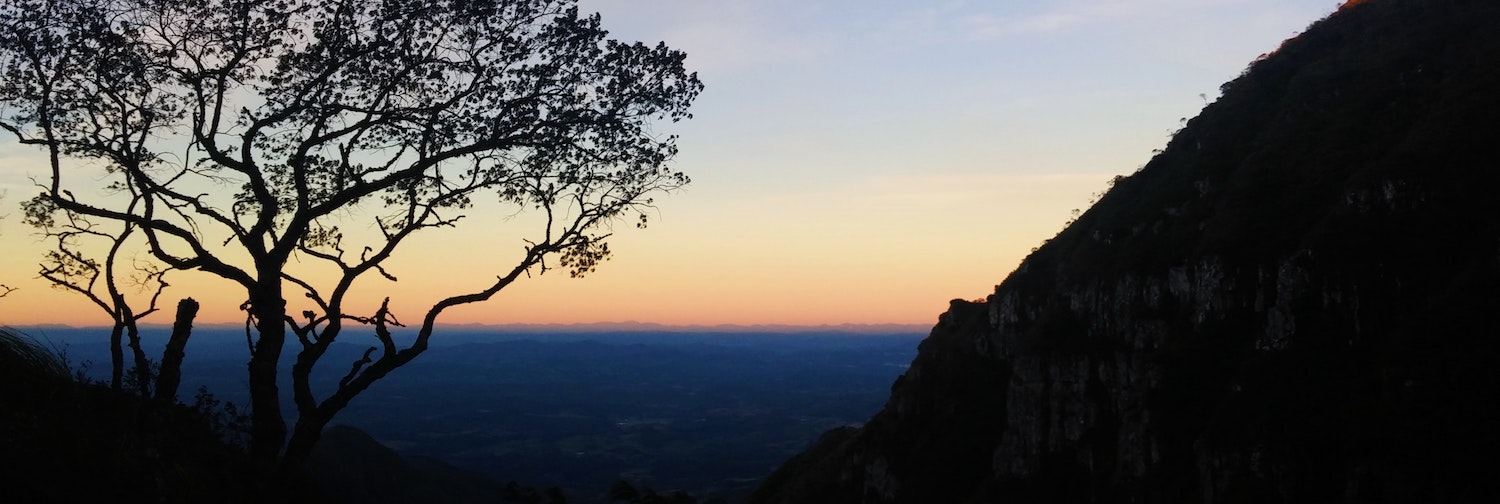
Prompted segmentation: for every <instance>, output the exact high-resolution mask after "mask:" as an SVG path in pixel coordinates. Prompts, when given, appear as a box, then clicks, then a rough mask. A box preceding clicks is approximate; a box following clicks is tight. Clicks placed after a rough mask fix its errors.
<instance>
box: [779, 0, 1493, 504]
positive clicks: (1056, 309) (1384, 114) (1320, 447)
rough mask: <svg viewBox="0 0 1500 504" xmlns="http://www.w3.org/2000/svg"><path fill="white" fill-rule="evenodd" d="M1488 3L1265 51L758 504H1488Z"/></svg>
mask: <svg viewBox="0 0 1500 504" xmlns="http://www.w3.org/2000/svg"><path fill="white" fill-rule="evenodd" d="M1497 89H1500V2H1492V1H1475V0H1371V1H1368V2H1361V3H1359V4H1358V5H1354V6H1351V7H1347V8H1345V9H1342V10H1340V11H1339V12H1337V13H1335V14H1334V15H1332V16H1330V17H1329V18H1328V19H1325V20H1322V21H1319V22H1318V23H1315V24H1314V25H1313V26H1312V27H1310V28H1309V29H1308V30H1307V31H1306V33H1304V34H1303V35H1301V36H1299V37H1297V38H1295V39H1292V40H1289V41H1287V42H1286V43H1285V44H1284V45H1283V46H1282V47H1281V48H1279V49H1277V50H1276V51H1275V52H1273V53H1271V54H1269V55H1268V56H1267V57H1265V58H1263V59H1261V60H1259V61H1256V62H1255V63H1253V64H1252V65H1251V66H1250V68H1248V69H1247V71H1246V73H1245V74H1244V75H1242V76H1241V77H1240V78H1238V79H1236V80H1234V81H1232V82H1230V83H1228V84H1226V85H1225V86H1224V88H1223V91H1224V93H1223V96H1222V97H1221V98H1220V99H1219V100H1218V101H1216V102H1215V103H1213V104H1212V105H1210V106H1208V107H1207V108H1206V109H1205V110H1204V111H1203V113H1202V114H1201V115H1200V116H1198V117H1197V118H1195V119H1193V120H1191V121H1189V122H1188V123H1187V125H1186V127H1185V128H1184V129H1183V130H1182V131H1180V132H1179V133H1178V134H1177V135H1176V136H1175V137H1174V138H1173V139H1172V141H1171V142H1170V144H1169V145H1168V146H1167V147H1166V148H1165V149H1164V150H1163V152H1162V153H1161V154H1160V155H1158V156H1157V157H1156V159H1154V160H1152V162H1151V163H1149V164H1148V165H1146V166H1145V167H1144V168H1143V169H1142V170H1141V171H1140V172H1138V173H1137V174H1135V175H1132V176H1129V177H1124V178H1121V179H1119V180H1117V182H1116V183H1115V184H1114V187H1113V188H1112V190H1111V191H1109V193H1108V194H1106V195H1105V196H1104V197H1103V198H1101V200H1100V201H1099V203H1098V204H1097V205H1096V206H1094V207H1093V208H1092V209H1090V210H1089V211H1088V212H1086V213H1085V214H1083V215H1082V216H1081V217H1080V218H1079V219H1078V220H1077V222H1075V223H1074V224H1072V225H1071V226H1069V227H1068V228H1067V229H1065V230H1063V231H1062V232H1061V233H1059V234H1058V236H1057V237H1056V238H1054V239H1053V240H1051V241H1050V242H1048V243H1047V244H1045V245H1043V246H1042V247H1040V248H1039V249H1038V250H1037V251H1036V252H1035V253H1034V254H1033V255H1032V256H1031V257H1029V258H1027V260H1026V261H1024V262H1023V263H1022V265H1021V266H1020V267H1019V268H1018V269H1017V270H1016V271H1015V272H1014V273H1012V274H1011V275H1010V277H1009V278H1007V279H1006V280H1005V282H1004V283H1002V284H1001V285H1000V286H998V287H997V288H996V291H995V294H993V295H992V296H990V297H989V298H988V300H987V301H986V302H985V303H983V304H978V305H971V304H966V303H955V304H954V307H953V309H952V310H950V311H949V312H948V313H947V314H945V315H944V316H943V322H941V323H939V324H938V326H937V327H935V328H934V329H933V332H932V334H931V336H929V337H928V340H927V341H926V342H924V343H923V345H922V349H921V353H920V354H919V355H918V357H917V358H916V359H915V360H914V361H913V363H912V366H911V368H910V370H909V371H908V372H907V374H906V375H905V376H904V377H903V378H902V379H901V380H898V381H897V383H896V384H895V386H894V387H893V390H892V395H891V398H890V400H889V402H888V403H887V404H886V406H885V408H884V409H883V410H882V411H881V412H880V413H879V414H878V415H876V417H875V418H873V419H872V420H871V421H870V422H869V423H868V424H867V425H866V427H864V428H863V429H860V430H858V431H849V430H846V431H839V432H838V433H836V434H831V435H829V436H826V437H825V439H824V441H822V442H820V443H819V444H818V445H817V446H815V447H814V448H813V449H812V450H811V451H809V452H808V453H806V454H804V455H802V456H799V457H798V458H795V459H793V460H792V461H790V462H789V463H788V464H787V465H785V466H784V467H783V468H782V469H781V470H779V471H778V472H777V473H776V474H774V475H772V476H771V477H770V478H769V479H768V480H767V482H766V483H765V484H764V485H763V486H762V487H761V488H760V489H759V490H757V492H756V493H755V494H754V495H753V496H752V498H751V499H749V502H752V503H771V502H788V503H790V502H870V503H875V502H913V503H916V502H939V501H942V502H1012V501H1021V502H1492V501H1493V500H1492V499H1493V498H1495V497H1496V494H1497V493H1500V490H1497V489H1496V488H1494V487H1493V485H1492V484H1490V483H1489V482H1488V481H1487V479H1488V478H1489V477H1491V475H1493V474H1494V472H1495V470H1496V469H1497V468H1500V463H1497V462H1495V456H1494V454H1495V453H1497V450H1500V435H1497V433H1496V430H1495V429H1494V424H1495V423H1496V420H1500V417H1496V416H1494V415H1493V414H1492V413H1489V412H1491V411H1494V410H1496V409H1500V408H1497V407H1500V404H1497V401H1496V399H1495V398H1496V397H1497V396H1496V394H1495V393H1494V391H1495V390H1497V387H1500V372H1497V371H1496V370H1495V369H1496V368H1495V363H1496V362H1497V361H1500V330H1497V329H1496V328H1495V325H1494V323H1493V321H1492V320H1491V314H1493V313H1495V312H1496V311H1497V309H1500V222H1497V220H1496V219H1495V216H1500V196H1497V195H1496V192H1497V188H1500V161H1497V160H1496V159H1497V158H1496V156H1495V152H1494V146H1495V145H1497V142H1500V125H1497V124H1500V123H1497V122H1496V121H1495V118H1496V117H1500V95H1497V94H1496V93H1495V90H1497Z"/></svg>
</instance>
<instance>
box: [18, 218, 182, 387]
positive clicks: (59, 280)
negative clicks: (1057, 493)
mask: <svg viewBox="0 0 1500 504" xmlns="http://www.w3.org/2000/svg"><path fill="white" fill-rule="evenodd" d="M135 202H136V203H139V197H137V198H135ZM53 208H54V207H53V206H52V205H50V204H48V202H47V201H46V200H37V199H33V200H31V201H29V202H27V205H26V210H27V211H26V222H27V223H28V224H30V225H32V226H34V227H36V228H38V229H41V230H42V233H43V234H44V235H45V236H46V237H48V238H50V239H52V240H53V243H54V248H53V249H52V250H50V251H48V252H47V254H46V256H45V258H43V260H42V264H41V271H40V272H38V274H39V275H40V276H41V277H42V278H44V279H46V280H47V281H49V282H51V283H52V285H53V286H55V287H57V288H60V289H63V290H66V291H69V292H73V293H76V294H79V295H82V296H83V297H85V298H87V299H88V300H89V301H90V302H92V303H94V305H95V306H98V307H99V309H101V310H103V311H104V313H105V314H107V315H109V317H110V322H111V325H110V332H109V357H110V377H109V385H110V387H111V388H114V389H116V390H118V389H120V388H121V385H122V383H123V382H124V380H123V377H124V376H123V375H124V371H125V351H124V347H125V346H126V344H127V343H126V341H128V345H129V347H130V351H131V357H132V361H133V366H132V371H133V372H132V375H133V376H132V377H131V378H132V379H131V380H129V381H130V382H131V384H133V385H134V386H135V392H136V393H138V394H140V395H141V397H150V394H151V390H150V384H151V361H150V359H148V358H146V352H145V349H143V348H141V332H140V321H141V319H144V318H146V317H147V316H149V315H151V314H152V313H155V312H156V310H157V307H156V302H157V300H158V299H160V298H161V293H162V290H163V289H166V287H167V283H166V282H165V281H163V280H162V277H163V276H164V275H165V274H166V270H165V269H163V268H160V267H157V266H155V265H153V264H150V263H144V264H135V265H133V267H132V268H130V270H131V272H130V273H125V272H123V271H121V265H120V261H121V260H122V257H121V254H122V253H123V252H124V251H125V250H126V243H127V241H128V240H129V239H130V238H131V235H132V234H134V232H135V229H136V226H135V225H134V224H131V223H129V222H125V223H119V222H112V223H113V224H119V225H120V228H119V229H117V230H112V231H113V232H111V230H106V229H101V226H98V225H95V224H94V223H93V222H91V220H90V219H89V218H88V216H86V215H82V214H80V213H77V212H62V214H63V215H62V218H58V216H56V215H54V213H55V212H53V211H52V210H53ZM90 240H92V241H96V242H102V244H103V247H104V248H105V249H106V252H105V253H104V258H103V259H102V260H101V259H95V258H93V257H90V256H89V254H88V253H87V252H85V250H86V249H89V248H91V247H87V246H86V244H83V243H80V242H83V241H90ZM126 280H130V281H132V282H131V283H134V284H135V285H136V286H138V287H140V288H141V290H143V291H145V292H148V293H149V300H148V301H146V307H145V308H144V309H141V310H137V309H136V307H133V306H131V303H130V300H129V298H128V297H127V296H126V293H125V291H124V290H123V289H121V282H122V281H126Z"/></svg>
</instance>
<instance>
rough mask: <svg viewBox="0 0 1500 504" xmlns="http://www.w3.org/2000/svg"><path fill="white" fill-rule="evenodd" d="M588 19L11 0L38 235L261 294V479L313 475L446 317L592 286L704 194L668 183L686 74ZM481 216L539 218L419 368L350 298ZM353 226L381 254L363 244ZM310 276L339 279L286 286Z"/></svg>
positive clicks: (254, 338)
mask: <svg viewBox="0 0 1500 504" xmlns="http://www.w3.org/2000/svg"><path fill="white" fill-rule="evenodd" d="M573 3H574V2H573V1H572V0H392V1H382V2H369V1H364V0H327V1H325V0H318V1H313V0H202V1H196V2H174V1H165V0H10V1H7V2H5V3H4V4H3V5H0V128H3V129H4V130H5V131H8V132H9V133H10V134H12V135H13V136H14V137H15V138H16V139H18V141H20V142H21V143H23V144H27V145H35V146H38V147H40V148H42V149H45V151H46V153H47V155H48V160H49V166H48V171H49V172H48V174H47V175H46V176H44V177H42V178H41V180H40V183H39V185H40V186H41V194H39V195H38V196H37V197H36V198H35V199H33V200H32V205H33V208H36V209H37V210H38V211H39V212H46V211H51V212H62V213H63V214H66V215H77V216H83V217H85V218H88V219H91V220H95V221H100V222H103V221H115V222H119V223H120V224H121V225H125V226H133V227H134V229H136V230H138V231H139V232H140V233H141V234H142V235H143V236H144V238H145V240H144V241H145V248H146V249H147V250H149V252H150V254H151V255H152V256H153V257H154V258H155V259H156V260H158V261H161V262H162V263H163V264H165V265H167V266H169V267H171V268H176V269H184V270H187V269H194V270H199V271H203V272H207V273H210V274H213V275H217V276H219V277H221V278H223V279H226V280H228V281H230V282H233V283H234V284H235V285H237V286H238V287H239V288H240V289H243V291H244V293H245V296H246V301H245V303H244V305H243V309H244V310H245V312H246V334H247V338H248V339H250V346H251V354H250V362H249V372H248V377H249V380H248V382H249V387H250V395H251V424H252V426H251V430H252V433H251V442H250V444H251V446H250V450H251V455H252V456H254V457H255V458H257V459H258V460H260V461H261V462H262V463H263V464H265V465H266V466H271V465H273V464H276V463H277V462H280V463H281V464H283V465H296V464H298V463H300V462H301V461H302V460H304V459H305V457H306V456H307V455H308V453H309V451H310V449H311V447H312V444H313V443H314V442H315V441H316V440H317V438H318V436H319V434H320V433H321V430H322V428H323V426H324V425H326V424H327V423H328V421H329V420H330V419H331V418H333V416H334V415H335V414H336V413H337V412H338V411H340V410H341V409H343V408H344V407H345V406H346V405H347V404H348V402H349V401H350V400H351V399H352V398H353V397H354V396H355V395H356V394H358V393H359V392H361V391H363V390H365V389H366V388H368V387H369V386H370V384H372V383H374V382H375V381H376V380H379V379H380V378H382V377H384V376H386V374H388V373H390V372H391V371H392V370H394V369H396V368H397V367H400V366H401V365H403V364H405V363H407V362H409V361H411V360H412V359H413V358H415V357H416V356H417V355H419V354H421V353H422V352H423V351H424V350H426V348H427V346H428V341H429V339H430V337H431V336H432V333H433V331H434V328H435V324H436V321H437V319H438V317H439V315H441V314H442V313H443V312H444V311H445V310H447V309H448V308H451V307H453V306H457V305H461V304H466V303H474V302H479V301H483V300H486V299H489V298H490V297H492V296H494V295H495V294H496V293H498V292H499V291H500V290H502V289H504V288H505V287H507V286H509V285H511V284H512V283H513V282H514V281H516V280H517V279H518V278H520V277H521V276H523V275H529V274H532V273H538V274H539V273H543V272H545V271H547V270H549V269H551V268H555V267H559V266H560V267H562V268H564V269H567V270H568V271H569V272H570V273H571V274H572V275H574V276H578V275H582V274H585V273H588V272H591V271H593V270H594V268H595V267H596V266H597V264H598V263H599V262H600V261H603V260H604V259H606V258H607V257H608V255H609V248H608V247H607V246H606V244H605V239H606V238H607V237H608V236H609V235H610V232H609V231H610V225H611V224H612V223H614V222H617V221H618V220H620V219H622V218H626V217H629V218H630V220H632V221H634V222H636V223H637V225H642V226H643V225H644V224H645V222H646V213H645V212H646V211H648V210H649V209H650V208H651V203H652V200H651V197H652V196H653V195H654V194H656V193H659V192H663V191H669V190H672V189H675V188H678V187H681V186H682V185H684V184H686V183H687V182H688V179H687V177H686V176H684V175H683V174H682V173H680V172H677V171H674V170H672V169H670V168H668V167H667V161H668V160H669V159H671V158H672V157H673V156H674V155H675V153H676V147H675V137H673V136H662V135H659V134H657V133H655V132H653V131H652V130H651V128H650V125H651V123H652V122H654V121H658V120H671V121H676V120H679V119H683V118H686V117H689V115H688V113H687V109H688V106H689V105H690V103H691V102H692V101H693V99H694V98H695V97H696V96H697V94H698V93H699V91H700V90H701V89H702V84H701V83H700V82H699V81H698V79H697V76H696V74H692V73H689V72H687V71H686V70H685V69H684V67H683V60H684V55H683V53H681V52H678V51H674V50H671V49H669V48H668V47H666V46H665V45H662V44H658V45H655V46H648V45H644V44H640V43H635V44H625V43H620V42H617V41H613V40H608V39H606V32H605V31H604V30H603V29H602V28H601V27H600V20H599V18H598V16H582V17H581V16H579V14H578V11H577V8H576V6H574V5H573ZM101 186H102V187H103V188H107V189H110V191H103V192H101V191H100V190H99V189H100V188H101ZM122 194H124V195H127V196H125V197H122V196H121V195H122ZM129 196H135V197H136V198H131V197H129ZM481 199H488V200H490V201H498V202H499V203H501V204H504V205H509V206H512V207H514V208H515V210H516V211H521V210H530V211H533V212H536V213H538V214H539V216H540V218H539V219H538V220H539V221H540V224H538V229H537V230H536V234H535V235H533V236H530V237H529V239H527V240H526V241H525V242H524V247H522V250H521V251H520V252H521V253H520V257H519V259H517V260H516V262H515V263H514V264H513V265H510V266H507V267H504V268H501V269H499V270H498V271H496V272H495V276H494V278H493V280H491V281H487V282H485V283H483V284H482V285H478V286H475V287H474V288H472V289H471V290H468V291H461V292H460V293H458V294H456V295H453V296H450V297H446V298H443V299H440V300H438V301H437V302H435V303H434V304H432V305H431V306H430V307H429V308H427V309H426V311H425V313H423V314H422V315H421V317H420V322H419V323H418V324H417V325H416V327H415V330H414V332H415V334H414V335H412V339H411V343H410V344H409V345H405V346H404V347H402V346H400V345H398V344H397V342H396V339H395V337H394V336H393V334H392V332H391V331H392V329H393V328H394V327H397V326H400V325H401V324H400V323H399V322H398V321H397V318H396V317H395V316H394V314H392V313H391V310H390V308H389V305H388V304H387V303H382V304H381V305H380V306H379V307H378V308H375V307H369V308H358V307H352V306H347V305H346V302H348V296H349V295H350V293H351V291H352V290H353V289H354V286H355V285H356V283H357V281H359V280H361V279H367V278H368V277H370V276H378V277H383V278H386V279H389V280H392V281H394V280H395V278H396V277H395V276H394V275H392V274H391V273H390V272H388V271H387V270H386V268H385V267H384V266H385V262H386V260H387V259H388V258H390V257H391V255H392V254H393V253H394V252H395V251H396V250H397V249H398V247H399V246H400V245H401V244H403V243H406V241H407V240H408V239H409V238H411V237H412V236H414V235H416V234H418V233H419V232H422V231H424V230H428V229H431V228H437V227H450V226H454V225H457V224H459V222H460V221H461V220H462V219H463V217H464V216H463V215H462V214H461V212H462V211H463V210H465V209H469V208H472V206H473V205H474V203H475V202H476V201H478V200H481ZM371 215H373V217H368V216H371ZM351 222H357V223H358V224H355V227H362V228H367V229H372V230H375V231H378V235H377V236H374V237H369V238H359V240H362V241H361V242H360V243H358V244H350V243H345V241H346V235H345V234H344V232H343V231H342V229H343V228H345V227H347V226H349V225H350V223H351ZM349 241H351V242H353V241H355V238H353V237H351V238H350V240H349ZM350 251H357V252H354V253H351V252H350ZM294 254H295V255H297V256H298V257H299V258H301V260H302V261H304V262H315V263H319V264H323V265H325V266H326V267H327V269H328V270H331V271H332V272H333V274H332V275H328V276H318V275H315V274H309V272H310V271H312V270H310V269H306V268H309V267H306V266H304V267H303V268H304V269H298V268H289V267H288V263H289V261H290V260H291V259H292V258H293V256H294ZM548 258H555V262H552V263H549V262H548V261H547V260H548ZM372 273H373V275H372ZM368 284H369V281H366V285H368ZM288 291H290V292H288ZM289 293H290V294H296V295H297V296H298V297H305V298H306V299H307V301H306V303H307V309H305V310H302V311H300V312H298V311H294V310H293V309H291V308H289V307H288V302H287V300H286V298H287V295H288V294H289ZM387 301H388V299H387ZM371 308H374V309H373V310H371V311H365V312H363V313H370V314H369V315H360V314H359V313H360V311H359V310H370V309H371ZM294 313H297V314H300V316H299V317H293V316H291V315H292V314H294ZM359 324H363V325H367V326H371V328H372V329H373V332H374V335H375V336H376V338H377V339H378V341H379V347H372V348H376V349H378V350H379V351H380V352H379V354H378V356H377V357H375V358H373V359H370V360H361V361H359V362H356V363H355V364H354V365H353V366H352V371H351V372H350V373H349V375H348V376H347V377H346V378H345V379H344V380H342V381H341V382H340V383H339V385H338V386H337V388H336V389H335V390H333V391H331V392H329V393H327V394H326V395H324V396H323V397H321V398H320V397H318V396H317V395H315V394H314V391H313V389H312V386H311V383H310V379H309V376H310V375H311V373H312V370H313V368H314V367H315V366H316V365H317V363H318V361H319V359H320V358H321V357H323V355H324V354H325V352H326V351H327V350H328V348H329V347H330V346H331V345H332V344H333V343H334V341H335V340H337V339H338V338H339V337H340V336H341V335H342V333H343V330H344V329H345V328H346V327H352V326H354V325H359ZM289 337H290V338H289ZM288 339H291V341H294V342H295V343H296V344H297V345H298V351H297V355H296V359H295V364H294V365H293V366H292V369H291V378H292V380H291V384H292V395H293V399H294V401H293V403H294V404H295V407H296V410H297V420H296V424H295V427H294V428H293V429H292V430H291V433H290V437H288V436H287V434H288V429H287V424H286V420H285V418H284V415H283V413H282V410H281V406H280V391H279V389H278V387H277V374H278V368H277V362H278V361H279V359H280V357H281V355H282V352H283V347H284V346H285V344H286V342H287V341H288ZM372 352H373V350H372ZM369 356H370V354H369V353H367V354H366V357H367V358H368V357H369Z"/></svg>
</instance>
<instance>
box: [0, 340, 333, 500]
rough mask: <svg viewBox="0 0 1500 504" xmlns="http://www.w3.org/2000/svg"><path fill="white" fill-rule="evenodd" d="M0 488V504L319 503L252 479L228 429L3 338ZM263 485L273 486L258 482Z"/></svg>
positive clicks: (210, 406) (214, 406)
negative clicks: (1, 501)
mask: <svg viewBox="0 0 1500 504" xmlns="http://www.w3.org/2000/svg"><path fill="white" fill-rule="evenodd" d="M0 384H3V387H0V447H3V449H0V467H3V468H4V470H3V471H0V480H3V481H4V483H3V486H0V491H3V495H4V497H5V500H6V502H18V503H19V502H59V503H62V502H172V503H177V502H181V503H199V502H261V501H267V500H281V501H286V502H316V501H318V500H319V499H317V498H316V492H314V491H313V489H312V487H311V486H310V485H308V484H307V482H306V481H305V479H303V478H299V477H289V476H287V475H258V474H256V473H254V472H252V471H253V468H252V466H251V465H250V464H248V463H247V462H248V460H247V459H246V458H245V456H244V453H243V450H241V449H240V448H239V447H238V446H236V445H235V444H233V443H230V442H226V441H227V440H229V439H232V438H233V437H234V436H235V435H236V432H234V431H233V430H232V429H233V428H234V424H235V422H234V421H233V419H230V418H225V415H226V411H225V410H224V409H223V408H221V407H220V405H219V404H218V403H217V401H215V400H213V399H212V398H211V397H209V396H207V395H206V394H200V395H199V396H198V400H197V401H196V403H197V404H196V405H195V406H185V405H181V404H176V403H167V402H162V401H156V400H152V399H143V398H141V397H140V396H138V395H135V394H133V393H130V392H126V391H122V390H113V389H111V388H110V387H108V386H107V385H105V384H102V383H91V382H88V381H79V380H78V379H77V377H75V376H73V375H72V372H71V371H70V370H69V369H68V366H67V363H66V361H65V359H64V358H63V357H62V356H59V355H58V354H56V353H53V352H52V351H50V350H48V349H47V348H44V347H42V346H41V345H39V344H38V343H37V342H35V341H33V340H31V339H30V338H27V337H26V336H24V335H21V334H18V333H16V332H14V331H12V330H9V329H0ZM260 476H269V477H260Z"/></svg>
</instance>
